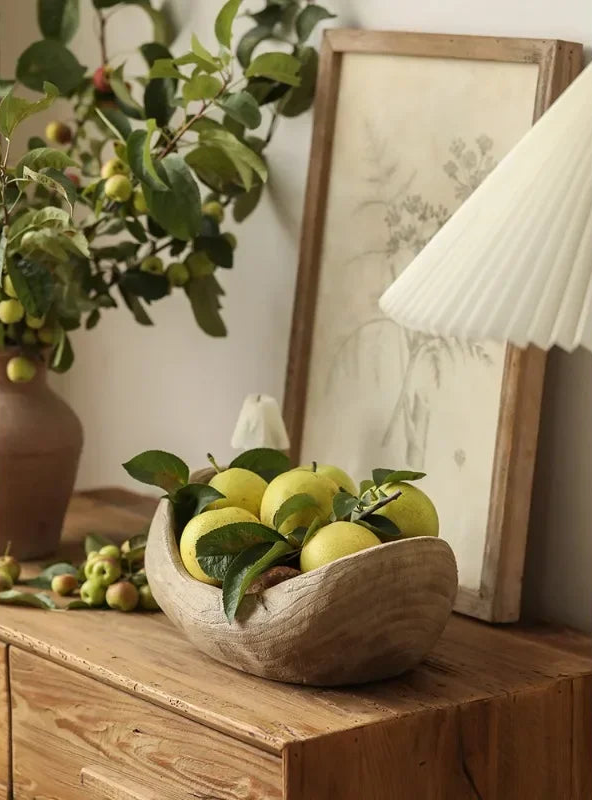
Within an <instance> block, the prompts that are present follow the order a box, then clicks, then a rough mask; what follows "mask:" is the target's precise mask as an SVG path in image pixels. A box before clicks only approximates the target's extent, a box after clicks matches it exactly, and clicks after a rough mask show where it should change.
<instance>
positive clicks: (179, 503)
mask: <svg viewBox="0 0 592 801" xmlns="http://www.w3.org/2000/svg"><path fill="white" fill-rule="evenodd" d="M225 497H226V496H225V495H222V493H221V492H218V490H216V489H214V487H210V486H209V485H208V484H187V485H186V486H185V487H182V488H181V489H180V490H177V492H176V493H175V494H174V495H173V496H172V498H171V501H172V504H173V510H174V514H175V530H176V531H179V532H181V531H183V529H184V528H185V526H186V525H187V523H188V522H189V521H190V520H191V518H192V517H195V515H198V514H200V512H202V511H203V510H204V509H205V508H206V506H208V504H210V503H212V501H217V500H219V499H220V498H225Z"/></svg>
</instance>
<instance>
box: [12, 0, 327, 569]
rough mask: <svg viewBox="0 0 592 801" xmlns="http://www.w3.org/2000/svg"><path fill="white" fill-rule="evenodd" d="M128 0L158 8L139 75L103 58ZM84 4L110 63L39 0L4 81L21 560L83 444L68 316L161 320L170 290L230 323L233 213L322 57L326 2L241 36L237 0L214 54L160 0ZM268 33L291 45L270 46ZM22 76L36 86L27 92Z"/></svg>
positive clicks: (72, 11)
mask: <svg viewBox="0 0 592 801" xmlns="http://www.w3.org/2000/svg"><path fill="white" fill-rule="evenodd" d="M130 3H132V4H135V5H138V6H139V7H140V8H141V9H142V10H144V11H145V12H146V13H148V14H149V15H150V18H151V20H152V22H153V24H154V35H153V40H152V41H150V42H146V43H143V44H141V45H140V47H139V50H140V52H141V54H142V56H143V58H144V60H145V63H146V70H145V73H144V74H143V75H130V74H128V70H127V69H126V65H125V63H116V61H115V60H110V58H109V48H108V42H107V40H106V35H105V31H106V24H105V23H106V20H107V18H108V16H109V15H112V14H115V13H117V12H118V10H120V9H121V8H122V7H123V6H125V5H129V4H130ZM85 5H88V6H89V9H88V10H89V11H90V10H91V9H90V4H85ZM92 5H93V9H92V13H95V14H96V15H97V18H98V22H99V25H98V30H99V37H100V44H101V54H102V63H100V64H98V65H91V66H90V67H86V66H83V65H81V64H80V63H79V61H78V59H77V58H76V56H75V55H74V53H73V52H72V51H71V50H70V49H69V48H68V42H69V41H70V39H71V38H72V36H73V35H74V33H75V32H76V30H77V27H78V21H79V3H78V0H64V2H61V3H55V2H52V0H38V19H39V25H40V29H41V33H42V37H43V38H41V39H39V41H36V42H34V43H32V44H31V45H30V46H29V47H28V48H27V49H26V50H25V51H24V52H23V53H22V54H21V55H20V57H19V59H18V62H17V66H16V81H13V80H0V98H1V100H0V151H1V153H0V215H1V231H0V476H1V481H0V551H2V550H4V547H5V545H6V542H7V541H8V540H11V541H12V548H13V552H14V554H15V556H17V557H19V558H23V559H26V558H32V557H41V556H44V555H46V554H48V553H51V552H52V551H53V550H54V549H55V547H56V545H57V542H58V540H59V535H60V529H61V525H62V521H63V515H64V512H65V508H66V504H67V502H68V499H69V497H70V494H71V491H72V487H73V484H74V479H75V474H76V469H77V464H78V458H79V454H80V450H81V446H82V430H81V426H80V422H79V421H78V418H77V417H76V415H75V414H74V412H73V411H72V410H71V409H70V408H69V407H68V406H67V405H66V404H65V403H64V402H63V401H62V400H61V399H59V398H58V397H57V396H56V395H55V394H54V393H53V392H52V391H51V390H50V389H49V388H48V386H47V384H46V377H45V373H46V369H47V368H49V369H51V370H54V371H57V372H64V371H66V370H68V369H69V368H70V367H71V365H72V363H73V360H74V350H73V347H72V343H71V340H70V332H72V331H73V330H75V329H78V328H81V327H84V328H86V329H92V328H94V327H95V326H96V325H97V324H98V323H100V322H101V321H102V319H103V316H104V315H105V312H107V311H108V310H109V309H111V308H115V307H116V306H118V305H119V304H123V305H124V306H126V307H127V308H128V309H129V310H130V312H131V314H132V315H133V316H134V318H135V319H136V320H137V322H138V323H139V324H140V325H146V326H147V325H152V321H151V319H150V315H149V311H148V309H147V307H148V306H149V305H150V304H151V303H154V302H156V301H158V300H159V299H161V298H164V297H165V296H167V295H168V294H169V293H171V292H176V291H180V292H183V293H184V294H185V295H186V297H187V299H188V301H189V305H190V307H191V309H192V311H193V314H194V317H195V320H196V322H197V325H198V326H199V327H200V328H201V330H202V331H203V332H205V333H206V334H208V335H209V336H212V337H222V336H225V335H226V333H227V331H226V326H225V324H224V321H223V319H222V316H221V306H222V302H221V301H222V298H223V296H224V289H223V285H222V284H223V279H221V278H220V276H221V275H223V273H224V271H225V270H228V269H231V268H232V267H233V265H234V263H235V260H236V250H235V248H236V245H237V242H236V238H235V236H234V234H233V233H232V232H230V231H228V230H224V225H223V224H224V220H225V218H226V217H228V216H230V215H232V218H233V219H234V221H235V222H237V223H239V222H242V221H243V220H244V219H245V218H246V217H248V215H249V214H251V213H252V212H253V211H254V209H255V207H256V206H257V203H258V201H259V199H260V197H261V193H262V190H263V187H264V184H265V182H266V180H267V177H268V165H267V163H266V158H265V154H266V149H267V147H268V145H269V143H270V141H271V140H272V138H273V136H274V135H275V133H276V131H277V123H278V120H279V119H280V118H281V117H282V116H284V117H291V116H296V115H298V114H300V113H302V112H304V111H305V110H306V109H308V108H309V107H310V105H311V102H312V99H313V95H314V87H315V80H316V71H317V63H318V55H317V52H316V50H315V49H314V48H313V47H311V46H310V45H309V44H308V40H309V36H310V34H311V33H312V31H313V29H314V28H315V26H316V25H317V24H318V23H319V22H320V21H322V20H323V19H325V18H328V17H330V16H332V15H331V14H330V13H329V12H328V11H327V10H326V9H324V8H323V7H321V6H319V5H317V4H316V3H314V2H313V3H311V2H305V0H279V1H276V2H270V1H269V0H267V2H266V3H265V6H264V7H263V8H261V9H260V10H259V11H256V12H249V13H248V16H249V17H250V18H251V20H252V22H253V27H252V28H251V29H250V30H249V31H248V32H247V33H246V34H245V35H244V36H243V37H242V38H241V39H240V40H239V41H238V43H236V46H235V43H234V42H233V33H232V31H233V24H234V21H235V17H236V16H237V14H238V13H239V11H240V6H241V0H229V1H228V2H226V3H225V4H224V5H223V6H222V7H221V9H220V12H219V14H218V16H217V18H216V22H215V35H216V39H217V43H218V45H217V49H216V50H215V52H214V51H212V50H209V49H207V48H206V47H205V46H204V45H203V44H202V42H201V41H200V39H199V38H198V37H197V36H195V35H194V36H193V38H192V44H191V50H190V51H189V52H187V53H183V54H182V55H180V56H177V57H173V55H172V54H171V52H170V51H169V49H168V45H169V44H170V38H171V36H170V30H169V26H168V23H167V17H166V14H165V13H164V12H163V11H159V10H157V9H156V8H154V7H153V6H152V3H151V2H150V0H141V2H140V0H93V4H92ZM276 41H281V43H282V52H279V51H276V50H269V49H266V48H268V47H269V45H270V44H271V45H272V46H273V43H274V42H276ZM286 43H289V47H288V48H287V47H286ZM287 49H289V51H290V52H286V50H287ZM262 50H263V52H262ZM16 82H19V83H20V84H22V85H24V86H26V87H27V88H28V89H31V90H34V91H36V92H39V93H40V95H39V97H38V98H37V99H34V100H25V99H24V98H22V97H21V96H19V92H18V87H17V86H15V83H16ZM58 97H62V98H66V99H67V100H68V101H69V102H70V104H71V108H72V115H73V121H72V122H61V121H53V122H51V123H50V124H49V125H47V127H46V129H45V137H44V138H42V137H40V136H34V137H32V138H31V139H30V140H29V143H28V149H27V152H26V153H25V155H24V156H22V157H21V158H19V159H13V157H12V154H13V152H14V149H15V148H14V146H13V147H12V150H11V145H12V144H13V141H14V138H15V134H16V133H17V131H18V127H19V125H20V124H21V123H22V122H23V121H24V120H26V119H27V118H29V117H31V116H32V115H35V114H37V113H39V112H42V111H46V110H47V109H48V108H50V106H51V105H52V104H53V103H54V101H55V100H56V99H57V98H58ZM74 207H76V216H74ZM33 493H34V498H35V502H34V503H33V502H32V495H33Z"/></svg>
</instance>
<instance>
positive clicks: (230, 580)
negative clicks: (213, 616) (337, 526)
mask: <svg viewBox="0 0 592 801" xmlns="http://www.w3.org/2000/svg"><path fill="white" fill-rule="evenodd" d="M292 551H293V548H292V546H291V545H289V544H288V543H287V542H274V543H273V544H271V543H267V542H264V543H260V544H258V545H252V546H251V547H250V548H246V549H245V550H244V551H242V553H239V554H238V556H236V557H235V558H234V559H233V560H232V562H231V564H230V567H229V568H228V570H227V571H226V575H225V576H224V584H223V585H222V602H223V604H224V612H225V614H226V617H227V619H228V622H229V623H232V621H233V620H234V616H235V614H236V611H237V609H238V607H239V606H240V603H241V601H242V599H243V598H244V595H245V592H246V591H247V589H248V588H249V586H250V585H251V584H252V583H253V581H254V580H255V579H256V578H257V576H260V575H261V573H263V572H264V571H265V570H267V569H268V568H269V567H271V566H272V565H273V564H274V563H275V562H277V561H279V560H280V559H283V558H284V557H285V556H287V555H288V554H289V553H291V552H292Z"/></svg>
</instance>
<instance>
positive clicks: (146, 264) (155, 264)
mask: <svg viewBox="0 0 592 801" xmlns="http://www.w3.org/2000/svg"><path fill="white" fill-rule="evenodd" d="M140 270H141V271H142V272H143V273H152V275H162V274H163V273H164V264H163V263H162V259H161V258H159V257H158V256H146V258H145V259H143V260H142V263H141V264H140Z"/></svg>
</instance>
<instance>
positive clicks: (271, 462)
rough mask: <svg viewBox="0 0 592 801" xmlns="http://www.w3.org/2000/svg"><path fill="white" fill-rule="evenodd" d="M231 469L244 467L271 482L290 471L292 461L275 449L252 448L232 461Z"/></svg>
mask: <svg viewBox="0 0 592 801" xmlns="http://www.w3.org/2000/svg"><path fill="white" fill-rule="evenodd" d="M229 467H242V468H243V469H245V470H250V471H251V472H252V473H257V475H258V476H261V478H264V479H265V480H266V481H271V480H272V479H273V478H275V477H276V476H279V475H280V474H281V473H286V472H287V471H288V470H289V469H290V459H289V458H288V456H286V454H285V453H284V452H283V451H277V450H275V449H274V448H252V449H251V450H248V451H244V453H241V454H239V455H238V456H237V457H236V458H235V459H233V460H232V462H231V463H230V465H229Z"/></svg>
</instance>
